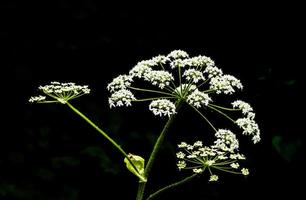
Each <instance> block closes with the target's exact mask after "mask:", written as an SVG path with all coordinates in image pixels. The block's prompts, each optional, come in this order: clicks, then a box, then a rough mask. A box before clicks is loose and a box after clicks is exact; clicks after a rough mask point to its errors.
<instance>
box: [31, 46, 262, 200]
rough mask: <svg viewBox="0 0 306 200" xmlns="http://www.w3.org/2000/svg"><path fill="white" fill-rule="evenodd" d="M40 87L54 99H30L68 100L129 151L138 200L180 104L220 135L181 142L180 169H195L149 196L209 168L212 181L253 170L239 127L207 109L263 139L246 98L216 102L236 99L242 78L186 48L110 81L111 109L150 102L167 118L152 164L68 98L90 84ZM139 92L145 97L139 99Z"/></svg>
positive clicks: (254, 138)
mask: <svg viewBox="0 0 306 200" xmlns="http://www.w3.org/2000/svg"><path fill="white" fill-rule="evenodd" d="M137 85H138V86H137ZM39 89H40V90H42V92H43V93H44V94H45V95H47V96H49V97H51V100H47V98H46V96H41V95H40V96H36V97H31V98H30V102H38V103H53V102H59V103H62V104H67V105H68V106H69V107H70V108H71V109H72V110H73V111H74V112H76V113H77V114H78V115H79V116H81V117H82V118H83V119H84V120H85V121H87V122H88V123H89V124H90V125H91V126H93V127H94V128H95V129H96V130H97V131H98V132H100V133H101V134H102V135H103V136H104V137H105V138H106V139H107V140H108V141H110V142H111V143H112V144H113V145H114V146H115V147H116V148H117V149H118V150H119V151H120V152H121V153H122V154H123V155H124V156H125V161H124V162H125V163H126V165H127V168H128V170H129V171H131V172H132V173H133V174H135V175H136V176H137V177H138V178H139V186H138V192H137V197H136V199H137V200H143V199H144V197H145V189H146V183H147V180H148V181H149V180H150V179H149V178H150V172H151V169H152V167H153V164H154V163H155V161H156V156H157V154H158V152H159V150H160V148H161V146H162V145H163V141H164V139H165V137H166V135H167V133H168V132H169V129H170V127H171V125H172V124H173V121H174V119H175V117H176V116H177V115H178V113H179V110H180V107H181V106H183V105H184V104H187V105H189V107H190V108H191V109H192V110H194V111H195V114H197V115H198V116H199V117H200V118H202V119H203V121H204V122H205V123H206V124H208V127H210V128H211V130H212V132H213V133H214V135H215V141H214V142H213V143H212V144H211V145H209V144H208V145H206V144H204V142H203V141H201V140H197V141H196V142H194V143H193V144H188V143H187V142H181V143H180V144H179V145H178V148H179V150H178V152H177V154H176V157H177V167H178V169H179V170H191V171H192V173H193V174H192V175H190V176H189V177H186V178H184V179H182V180H181V181H178V182H176V183H173V184H170V185H168V186H166V187H164V188H162V189H160V190H158V191H156V192H155V193H153V194H149V195H147V199H153V198H156V197H158V196H159V195H160V194H162V193H164V192H165V191H167V190H169V189H173V188H175V187H177V186H179V185H182V184H184V183H186V182H188V181H190V180H192V179H193V178H194V177H197V176H200V175H202V174H204V172H205V173H206V172H207V173H208V174H209V179H208V181H209V182H214V181H218V180H219V173H220V172H227V173H231V174H240V175H245V176H246V175H248V174H249V170H248V169H247V168H244V167H241V166H242V165H241V161H243V160H245V156H244V155H243V154H241V153H240V151H239V141H238V136H237V135H236V134H235V133H234V132H237V131H234V132H233V131H231V130H229V129H228V128H222V127H221V128H218V127H216V126H215V125H214V121H213V120H211V119H209V117H208V116H207V113H208V112H207V111H208V110H211V111H213V112H214V113H217V114H220V116H221V117H224V118H225V119H226V120H229V121H230V122H232V123H233V125H234V127H236V129H237V128H238V129H239V128H240V129H242V134H243V135H248V136H251V138H252V141H253V143H254V144H256V143H258V142H259V141H260V140H261V138H260V130H259V127H258V125H257V123H256V121H255V113H254V112H253V108H252V107H251V105H250V104H248V103H246V102H244V101H242V100H234V101H232V102H231V104H229V105H228V106H223V105H219V104H218V103H216V102H215V97H216V96H218V95H228V96H229V97H228V98H231V97H232V96H233V94H234V93H235V92H237V91H241V90H242V89H243V85H242V84H241V82H240V80H238V79H237V78H236V77H234V76H232V75H228V74H223V71H222V70H221V69H220V68H218V67H216V65H215V63H214V61H213V60H211V59H210V58H209V57H206V56H201V55H200V56H196V57H189V55H188V53H187V52H185V51H182V50H175V51H172V52H170V53H169V54H168V55H166V56H164V55H159V56H156V57H153V58H152V59H149V60H143V61H140V62H138V63H137V64H136V65H135V66H134V67H133V68H132V69H131V70H130V71H129V72H128V73H127V74H124V75H119V76H118V77H116V78H114V79H113V81H112V82H111V83H109V84H108V85H107V90H108V91H109V92H110V97H109V99H108V102H109V106H110V108H115V107H121V106H132V104H134V103H137V102H147V101H149V102H150V103H149V105H148V108H149V110H150V111H151V112H152V113H153V114H154V115H155V116H158V117H161V118H166V119H167V122H166V124H165V126H164V128H163V129H162V131H161V133H160V134H159V136H158V137H157V140H156V142H155V145H154V147H153V150H152V152H151V155H150V157H149V158H148V162H147V164H145V159H144V158H142V157H141V156H139V155H134V154H126V153H125V152H124V151H123V150H122V149H121V147H120V146H119V145H118V144H117V143H116V142H114V140H113V139H111V138H110V137H109V136H108V135H107V134H106V133H105V132H103V131H102V130H101V129H100V128H98V127H97V126H96V125H95V124H93V123H92V122H91V121H90V120H89V119H88V118H87V117H85V116H84V115H83V114H82V113H80V112H79V111H78V110H76V109H75V108H74V107H73V106H72V105H71V104H70V103H68V101H70V100H71V99H74V98H77V97H80V96H82V95H84V94H88V93H89V89H88V87H87V86H76V85H75V84H72V83H62V84H61V83H58V82H53V83H52V84H51V85H47V86H41V87H39ZM141 94H142V95H141ZM140 96H141V97H142V96H145V97H144V98H139V97H140ZM233 112H234V113H236V114H235V115H234V116H237V112H238V114H239V113H240V115H241V117H240V118H238V119H236V118H234V117H233V116H232V113H233Z"/></svg>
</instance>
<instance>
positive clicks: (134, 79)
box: [107, 50, 260, 150]
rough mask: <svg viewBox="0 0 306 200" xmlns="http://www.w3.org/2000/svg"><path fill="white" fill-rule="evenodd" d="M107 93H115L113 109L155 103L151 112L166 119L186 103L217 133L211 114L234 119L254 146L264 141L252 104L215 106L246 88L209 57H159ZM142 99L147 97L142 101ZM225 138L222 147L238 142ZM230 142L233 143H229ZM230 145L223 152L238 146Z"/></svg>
mask: <svg viewBox="0 0 306 200" xmlns="http://www.w3.org/2000/svg"><path fill="white" fill-rule="evenodd" d="M141 81H143V83H141ZM137 84H139V85H137ZM107 89H108V90H109V91H110V93H111V95H110V98H109V104H110V107H117V106H118V107H119V106H130V105H131V103H132V102H133V101H135V102H138V101H151V103H150V105H149V110H150V111H151V112H153V114H154V115H156V116H160V117H162V116H171V115H173V114H174V113H176V112H177V108H176V106H178V105H181V104H182V103H184V102H185V103H187V104H188V105H190V107H191V108H192V109H193V110H195V111H196V112H197V113H198V114H200V117H202V118H203V119H204V120H205V121H206V122H208V124H209V126H211V127H212V128H213V129H214V131H216V130H217V129H216V128H215V127H214V125H213V123H211V122H210V121H209V119H208V118H207V117H205V114H206V112H207V110H210V111H213V112H217V113H219V114H221V115H222V116H225V117H226V118H227V119H230V120H231V122H234V124H237V125H238V126H239V127H241V128H242V129H243V134H247V135H253V138H252V140H253V142H254V143H256V142H258V141H259V140H260V134H259V128H258V126H257V124H256V122H255V121H254V118H255V113H254V112H253V108H252V107H251V106H250V104H248V103H246V102H244V101H242V100H236V101H234V102H233V103H232V107H231V108H228V107H223V106H221V105H218V104H215V97H216V96H217V95H232V94H234V93H235V92H236V91H238V90H242V89H243V85H242V83H241V82H240V80H239V79H237V78H236V77H234V76H232V75H229V74H223V71H222V70H221V69H220V68H218V67H217V66H216V65H215V62H214V61H213V60H212V59H211V58H209V57H207V56H203V55H199V56H195V57H190V56H189V54H188V53H187V52H185V51H182V50H174V51H172V52H170V53H169V54H168V55H166V56H165V55H158V56H156V57H153V58H152V59H148V60H143V61H140V62H138V63H137V64H136V66H134V67H133V68H132V69H131V70H130V71H129V73H128V75H119V76H118V77H116V78H114V79H113V81H112V82H111V83H110V84H108V86H107ZM140 93H142V94H140ZM138 95H139V96H140V97H142V96H145V95H147V96H145V97H142V98H138ZM178 102H179V103H178ZM227 111H230V112H231V111H242V114H243V118H239V119H233V118H231V116H230V115H228V114H227V113H226V112H227ZM227 133H228V132H227ZM220 135H221V133H220ZM223 136H224V138H218V140H217V143H216V144H215V145H217V146H218V145H219V142H220V141H221V140H222V141H223V140H226V141H227V142H228V144H229V143H230V142H233V141H235V139H234V137H232V134H229V133H228V134H226V136H225V135H223ZM230 138H231V139H233V141H230V140H228V139H230ZM222 144H226V143H224V142H222ZM228 144H227V145H225V146H223V147H222V148H224V149H225V148H229V149H231V150H233V148H234V147H236V146H237V144H236V143H231V144H232V145H233V146H229V145H228ZM235 145H236V146H235ZM219 147H220V146H219ZM220 148H221V147H220Z"/></svg>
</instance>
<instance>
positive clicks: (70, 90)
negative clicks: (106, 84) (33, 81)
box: [29, 81, 90, 104]
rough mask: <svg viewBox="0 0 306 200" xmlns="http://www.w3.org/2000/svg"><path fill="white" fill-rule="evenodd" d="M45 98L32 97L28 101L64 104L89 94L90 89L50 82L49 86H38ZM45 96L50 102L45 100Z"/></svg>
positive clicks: (72, 84)
mask: <svg viewBox="0 0 306 200" xmlns="http://www.w3.org/2000/svg"><path fill="white" fill-rule="evenodd" d="M38 89H39V90H41V91H42V92H43V93H44V94H45V95H46V96H42V95H39V96H34V97H31V98H30V99H29V102H31V103H34V102H36V103H56V102H59V103H62V104H65V103H67V102H68V101H69V100H71V99H75V98H78V97H80V96H83V95H84V94H89V93H90V89H89V88H88V86H87V85H83V86H81V85H76V84H75V83H59V82H55V81H54V82H51V84H50V85H45V86H39V88H38ZM47 96H48V97H51V99H52V100H47Z"/></svg>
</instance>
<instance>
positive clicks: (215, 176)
mask: <svg viewBox="0 0 306 200" xmlns="http://www.w3.org/2000/svg"><path fill="white" fill-rule="evenodd" d="M218 179H219V177H218V176H217V175H215V174H213V175H211V176H210V178H209V182H214V181H218Z"/></svg>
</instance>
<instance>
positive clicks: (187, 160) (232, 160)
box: [176, 129, 249, 181]
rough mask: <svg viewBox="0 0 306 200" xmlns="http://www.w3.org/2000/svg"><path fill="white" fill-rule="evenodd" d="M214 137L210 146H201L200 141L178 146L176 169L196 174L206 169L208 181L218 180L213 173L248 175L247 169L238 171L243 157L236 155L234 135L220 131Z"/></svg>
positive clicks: (236, 141) (236, 146)
mask: <svg viewBox="0 0 306 200" xmlns="http://www.w3.org/2000/svg"><path fill="white" fill-rule="evenodd" d="M216 137H217V140H216V141H215V143H214V145H212V146H203V144H202V142H201V141H197V142H195V143H194V144H193V145H190V144H187V143H186V142H182V143H181V144H179V145H178V147H179V149H180V151H179V152H178V153H176V157H177V159H178V162H177V167H178V169H179V170H182V169H192V171H193V172H194V173H196V174H199V173H203V172H204V171H205V170H206V169H208V171H209V173H210V179H209V181H217V180H218V178H219V177H218V176H217V175H216V174H214V172H215V171H225V172H230V173H235V174H242V175H248V174H249V173H248V172H249V171H248V169H246V168H241V169H240V164H239V163H238V162H239V160H244V159H245V157H244V155H242V154H239V153H236V151H237V150H238V140H237V139H236V137H235V135H234V134H233V133H231V132H230V131H228V130H223V129H221V130H218V132H217V133H216ZM222 143H223V144H222Z"/></svg>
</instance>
